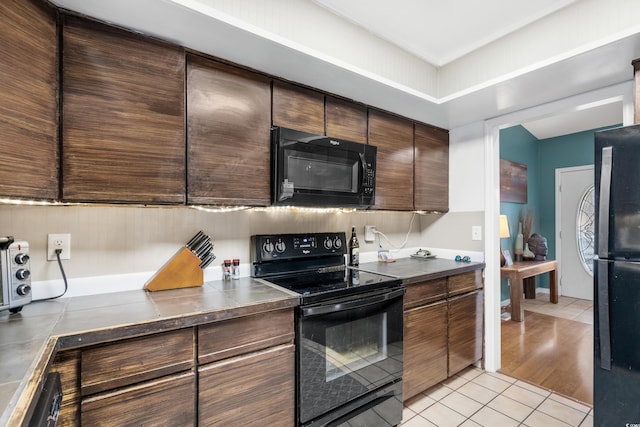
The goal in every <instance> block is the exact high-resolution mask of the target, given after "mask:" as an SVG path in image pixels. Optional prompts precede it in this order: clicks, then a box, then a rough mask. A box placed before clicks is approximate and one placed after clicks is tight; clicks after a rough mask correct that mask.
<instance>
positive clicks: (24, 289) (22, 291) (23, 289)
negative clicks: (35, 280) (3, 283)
mask: <svg viewBox="0 0 640 427" xmlns="http://www.w3.org/2000/svg"><path fill="white" fill-rule="evenodd" d="M29 292H31V286H29V285H20V286H18V287H17V288H16V293H17V294H18V295H20V296H25V295H29Z"/></svg>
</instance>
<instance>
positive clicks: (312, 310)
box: [301, 288, 406, 317]
mask: <svg viewBox="0 0 640 427" xmlns="http://www.w3.org/2000/svg"><path fill="white" fill-rule="evenodd" d="M405 292H406V289H405V288H400V289H396V290H393V291H390V292H386V293H384V294H381V295H374V296H370V297H365V298H364V299H348V300H343V301H338V302H333V303H329V304H321V305H315V306H311V307H304V308H302V310H301V313H302V316H303V317H309V316H318V315H320V314H328V313H337V312H340V311H345V310H353V309H356V308H362V307H367V306H370V305H376V304H380V303H383V302H386V301H390V300H392V299H395V298H398V297H401V296H402V295H404V293H405Z"/></svg>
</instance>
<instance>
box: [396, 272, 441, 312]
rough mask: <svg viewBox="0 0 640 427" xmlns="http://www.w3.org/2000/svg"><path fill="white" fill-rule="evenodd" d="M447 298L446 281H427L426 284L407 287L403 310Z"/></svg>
mask: <svg viewBox="0 0 640 427" xmlns="http://www.w3.org/2000/svg"><path fill="white" fill-rule="evenodd" d="M446 296H447V279H446V277H443V278H442V279H435V280H429V281H426V282H420V283H414V284H411V285H407V293H406V294H405V296H404V308H405V310H406V309H408V308H412V307H416V306H419V305H424V304H427V303H430V302H433V301H437V300H439V299H444V298H446Z"/></svg>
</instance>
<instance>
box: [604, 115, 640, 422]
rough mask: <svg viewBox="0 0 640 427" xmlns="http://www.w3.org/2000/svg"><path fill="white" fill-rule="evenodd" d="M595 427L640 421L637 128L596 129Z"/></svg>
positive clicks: (639, 147) (639, 162) (639, 164)
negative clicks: (599, 130)
mask: <svg viewBox="0 0 640 427" xmlns="http://www.w3.org/2000/svg"><path fill="white" fill-rule="evenodd" d="M595 211H596V215H595V217H596V223H595V248H596V257H595V261H594V284H595V287H594V376H593V380H594V389H593V393H594V396H593V415H594V425H595V426H628V425H640V126H628V127H623V128H618V129H612V130H607V131H601V132H596V133H595Z"/></svg>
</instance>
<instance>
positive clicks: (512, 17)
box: [313, 0, 577, 67]
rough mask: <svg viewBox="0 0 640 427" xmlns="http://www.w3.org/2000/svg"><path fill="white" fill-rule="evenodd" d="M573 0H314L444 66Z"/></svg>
mask: <svg viewBox="0 0 640 427" xmlns="http://www.w3.org/2000/svg"><path fill="white" fill-rule="evenodd" d="M575 1H577V0H536V1H531V0H509V1H504V0H482V1H480V0H449V1H443V0H395V1H394V2H393V3H391V2H385V1H371V0H349V1H345V0H313V2H314V3H316V4H318V5H320V6H323V7H325V8H327V9H328V10H330V11H331V12H333V13H335V14H337V15H339V16H341V17H343V18H345V19H347V20H349V21H351V22H353V23H354V24H356V25H358V26H360V27H362V28H365V29H366V30H368V31H370V32H371V33H373V34H375V35H377V36H378V37H380V38H382V39H384V40H387V41H389V42H391V43H393V44H395V45H396V46H398V47H400V48H402V49H404V50H407V51H409V52H411V53H413V54H414V55H416V56H417V57H419V58H422V59H424V60H425V61H427V62H429V63H431V64H433V65H435V66H438V67H440V66H442V65H445V64H447V63H449V62H451V61H453V60H455V59H458V58H460V57H462V56H464V55H466V54H468V53H470V52H472V51H474V50H476V49H478V48H479V47H482V46H484V45H486V44H488V43H491V42H492V41H495V40H497V39H499V38H500V37H502V36H505V35H508V34H510V33H512V32H513V31H516V30H518V29H520V28H522V27H524V26H526V25H527V24H530V23H532V22H534V21H536V20H538V19H540V18H543V17H545V16H547V15H549V14H551V13H553V12H556V11H557V10H559V9H562V8H563V7H565V6H567V5H568V4H571V3H574V2H575Z"/></svg>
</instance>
